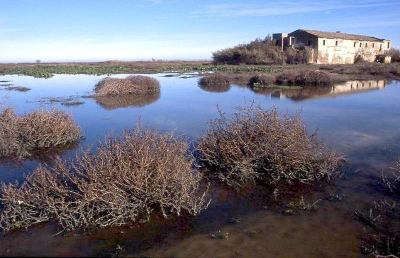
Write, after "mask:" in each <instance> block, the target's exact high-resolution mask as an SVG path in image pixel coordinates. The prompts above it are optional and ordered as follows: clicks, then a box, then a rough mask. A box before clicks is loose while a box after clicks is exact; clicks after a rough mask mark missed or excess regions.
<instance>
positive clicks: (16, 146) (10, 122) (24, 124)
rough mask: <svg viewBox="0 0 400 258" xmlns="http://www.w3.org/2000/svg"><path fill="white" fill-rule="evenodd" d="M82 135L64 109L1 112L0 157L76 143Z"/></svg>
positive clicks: (8, 110)
mask: <svg viewBox="0 0 400 258" xmlns="http://www.w3.org/2000/svg"><path fill="white" fill-rule="evenodd" d="M80 138H81V133H80V129H79V127H78V126H77V125H76V123H75V122H74V120H73V119H72V117H71V116H70V115H68V114H66V113H64V112H62V111H57V110H51V111H44V110H43V111H35V112H32V113H30V114H27V115H24V116H17V115H16V114H15V113H14V111H13V110H12V109H5V110H4V111H3V112H2V113H1V114H0V157H7V156H14V157H18V158H24V157H28V156H31V155H32V154H34V153H36V152H39V151H43V150H48V149H50V148H56V147H62V146H67V145H70V144H73V143H75V142H77V141H79V139H80Z"/></svg>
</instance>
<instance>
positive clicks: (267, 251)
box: [0, 74, 400, 257]
mask: <svg viewBox="0 0 400 258" xmlns="http://www.w3.org/2000/svg"><path fill="white" fill-rule="evenodd" d="M125 76H127V75H114V76H113V77H121V78H123V77H125ZM152 76H153V77H155V78H157V79H158V80H159V81H160V83H161V93H160V94H159V95H156V96H152V97H149V98H147V99H138V98H123V99H97V100H96V99H93V98H87V97H85V96H88V95H90V94H92V90H93V88H94V85H95V84H96V83H97V82H98V81H99V80H101V79H102V78H104V76H92V75H55V76H54V77H52V78H50V79H37V78H32V77H28V76H16V75H9V76H8V75H7V76H0V81H8V82H1V83H0V85H1V84H4V85H6V84H13V85H15V86H25V87H28V88H30V89H31V90H30V91H27V92H17V91H9V90H6V86H0V108H2V107H13V108H14V109H15V111H16V112H17V113H19V114H23V113H26V112H30V111H32V110H36V109H40V108H42V109H52V108H57V109H61V110H64V111H66V112H68V113H70V114H71V115H72V116H73V117H74V119H75V121H76V122H77V123H78V124H79V126H80V127H81V128H82V131H83V134H84V136H85V138H84V140H83V141H82V142H81V143H80V144H79V146H77V147H76V148H73V149H70V150H67V151H65V152H63V154H62V156H64V157H65V158H71V157H73V156H75V155H76V154H77V153H79V152H80V151H82V150H84V149H91V148H95V147H96V145H97V144H98V143H99V142H100V141H101V140H103V139H104V138H105V137H107V136H110V135H118V134H120V133H121V132H122V131H123V130H126V129H130V128H132V127H133V126H134V125H135V124H136V123H137V122H138V121H140V122H141V123H142V124H143V125H144V126H146V127H151V128H156V129H158V130H161V131H174V132H175V133H176V134H179V135H183V136H185V137H187V138H188V139H189V140H191V141H195V140H196V138H198V137H199V136H200V135H201V134H202V133H203V132H204V130H205V129H206V128H207V122H208V121H209V120H210V119H213V118H216V117H217V115H218V109H220V110H222V111H223V112H225V113H227V114H228V115H229V114H232V113H233V112H234V111H235V108H236V107H238V106H248V105H252V104H253V105H260V106H261V107H263V108H271V107H277V108H278V109H279V111H280V112H288V113H300V114H301V116H302V118H303V119H304V121H305V122H306V125H307V128H308V130H309V132H310V133H312V132H314V131H317V132H318V135H319V136H320V138H321V139H323V141H324V142H326V143H327V144H328V145H329V146H330V147H331V148H333V149H335V150H336V151H338V152H340V153H342V154H344V155H345V157H346V159H347V160H348V163H349V164H350V165H349V168H348V171H346V174H345V175H344V176H343V177H342V178H341V179H339V180H338V182H337V183H336V185H335V186H334V187H332V189H331V190H330V191H332V193H339V194H340V196H343V197H344V198H343V200H341V201H335V202H332V201H326V200H325V201H322V202H320V205H319V208H318V209H317V211H315V212H312V213H307V214H297V215H293V216H287V215H283V214H282V213H279V212H275V211H272V210H271V209H268V207H265V205H264V204H263V203H262V201H259V199H260V196H259V195H262V193H258V192H257V191H254V192H251V193H246V194H244V195H237V194H234V193H230V192H226V191H221V192H220V193H218V194H217V197H216V199H217V200H216V201H215V202H213V205H212V206H211V207H210V209H209V210H207V211H205V212H204V213H203V214H202V215H201V216H199V217H197V218H172V219H170V220H167V221H164V220H161V219H157V218H155V219H153V220H154V221H153V223H151V224H149V225H138V226H135V227H133V228H123V229H121V228H119V229H107V230H100V231H99V232H95V233H92V234H78V233H76V232H75V233H70V234H67V235H55V234H56V233H57V229H55V228H54V226H52V225H41V226H38V227H35V228H33V229H29V230H28V231H20V232H14V233H11V234H8V235H6V236H0V255H36V256H42V255H58V256H60V255H61V256H70V255H80V256H82V255H113V254H116V253H119V254H122V255H143V256H181V257H215V256H218V257H221V256H222V257H224V256H225V257H237V256H242V257H358V256H359V247H360V243H359V238H358V236H359V235H360V234H361V233H362V231H363V228H362V225H361V224H359V223H358V222H357V221H355V220H354V218H353V216H352V214H353V211H354V209H355V208H357V207H363V205H365V204H367V203H368V202H369V201H371V200H374V198H376V197H377V196H379V193H378V192H377V191H376V190H375V189H374V187H373V184H374V182H375V180H376V178H377V177H379V175H380V174H381V172H382V171H384V170H385V169H386V168H388V167H389V166H390V165H391V163H392V162H393V161H395V160H396V158H397V157H400V145H399V144H398V142H399V141H400V129H399V128H400V83H399V82H386V81H349V82H346V83H343V84H338V85H335V86H332V87H325V88H312V89H308V88H305V89H262V90H257V91H252V90H251V89H249V88H248V87H244V86H239V85H232V86H230V87H223V88H205V87H199V86H198V84H197V81H198V77H197V76H196V75H193V74H187V75H177V74H155V75H152ZM62 99H73V100H79V101H81V102H83V104H81V105H71V106H68V105H63V104H62V103H61V102H59V100H62ZM39 163H40V162H39V161H35V160H30V161H24V162H19V163H15V162H4V161H3V162H2V163H0V181H1V182H14V181H21V180H23V178H24V175H26V174H28V173H30V172H31V171H32V170H33V169H34V168H35V167H37V166H38V165H39ZM261 192H262V191H261ZM316 198H317V197H316ZM232 218H235V220H234V222H235V223H232ZM220 232H221V233H220ZM216 234H223V235H226V236H228V237H226V239H214V238H213V237H212V236H213V235H216Z"/></svg>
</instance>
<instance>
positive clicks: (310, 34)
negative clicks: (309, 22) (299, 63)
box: [272, 29, 391, 64]
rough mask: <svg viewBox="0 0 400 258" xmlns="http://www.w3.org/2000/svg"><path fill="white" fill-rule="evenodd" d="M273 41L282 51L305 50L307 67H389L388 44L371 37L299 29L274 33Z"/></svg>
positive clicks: (388, 42) (389, 45)
mask: <svg viewBox="0 0 400 258" xmlns="http://www.w3.org/2000/svg"><path fill="white" fill-rule="evenodd" d="M272 37H273V40H274V42H275V44H276V45H279V46H280V47H281V48H282V49H285V48H288V47H292V48H300V47H307V48H309V49H310V50H311V51H310V52H311V56H310V60H309V63H317V64H354V63H355V62H356V61H357V60H364V61H368V62H376V61H379V62H385V63H390V57H388V56H385V53H386V51H387V50H389V49H390V48H391V42H390V40H386V39H379V38H375V37H370V36H363V35H354V34H346V33H341V32H323V31H316V30H303V29H299V30H296V31H293V32H292V33H289V34H285V33H275V34H273V36H272Z"/></svg>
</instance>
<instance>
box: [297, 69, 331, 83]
mask: <svg viewBox="0 0 400 258" xmlns="http://www.w3.org/2000/svg"><path fill="white" fill-rule="evenodd" d="M295 84H296V85H314V86H321V85H322V86H324V85H331V84H332V78H331V76H330V74H329V73H327V72H324V71H312V70H311V71H300V72H299V74H298V75H297V76H296V78H295Z"/></svg>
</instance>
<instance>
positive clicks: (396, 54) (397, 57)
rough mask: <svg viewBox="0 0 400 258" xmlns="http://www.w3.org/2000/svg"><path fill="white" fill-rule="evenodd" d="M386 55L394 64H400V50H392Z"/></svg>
mask: <svg viewBox="0 0 400 258" xmlns="http://www.w3.org/2000/svg"><path fill="white" fill-rule="evenodd" d="M386 54H387V55H389V56H391V57H392V62H393V63H398V62H400V49H396V48H391V49H390V50H389V51H388V52H387V53H386Z"/></svg>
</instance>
